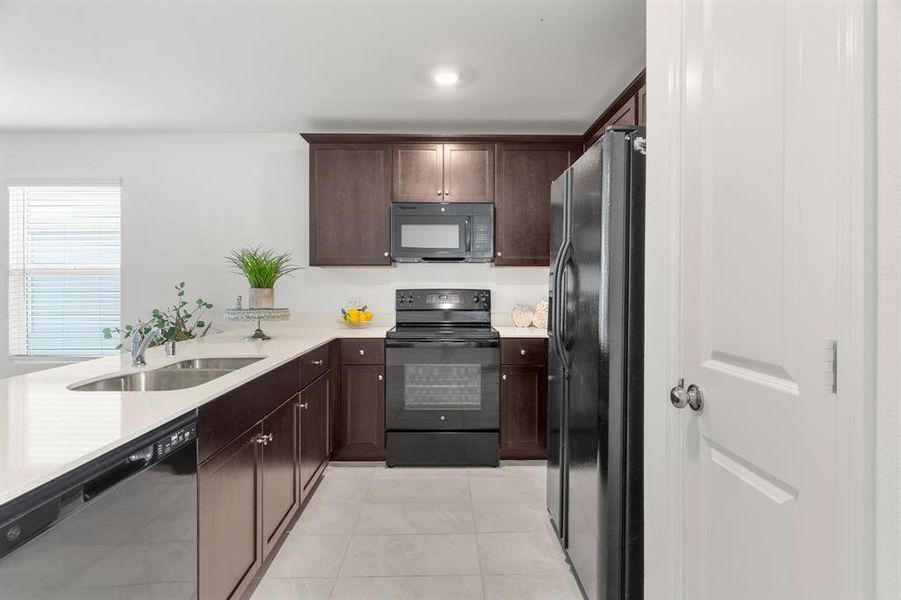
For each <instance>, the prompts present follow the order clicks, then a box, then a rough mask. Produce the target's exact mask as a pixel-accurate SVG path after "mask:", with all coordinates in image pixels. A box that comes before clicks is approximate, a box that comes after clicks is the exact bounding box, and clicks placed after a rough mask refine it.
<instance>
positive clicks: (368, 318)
mask: <svg viewBox="0 0 901 600" xmlns="http://www.w3.org/2000/svg"><path fill="white" fill-rule="evenodd" d="M363 320H364V321H371V320H372V311H371V310H367V311H366V312H364V313H363Z"/></svg>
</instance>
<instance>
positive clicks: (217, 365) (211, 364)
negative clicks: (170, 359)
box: [157, 356, 262, 371]
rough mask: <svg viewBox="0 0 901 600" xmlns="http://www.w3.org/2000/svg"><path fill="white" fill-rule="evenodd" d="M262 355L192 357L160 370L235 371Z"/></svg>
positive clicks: (260, 358)
mask: <svg viewBox="0 0 901 600" xmlns="http://www.w3.org/2000/svg"><path fill="white" fill-rule="evenodd" d="M258 360H262V357H247V356H243V357H233V358H192V359H189V360H181V361H179V362H177V363H174V364H171V365H166V366H165V367H160V368H159V369H157V370H158V371H186V370H195V371H196V370H201V369H217V370H219V369H226V370H228V371H234V370H235V369H240V368H241V367H246V366H247V365H252V364H253V363H255V362H257V361H258Z"/></svg>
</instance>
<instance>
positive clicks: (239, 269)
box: [225, 246, 300, 308]
mask: <svg viewBox="0 0 901 600" xmlns="http://www.w3.org/2000/svg"><path fill="white" fill-rule="evenodd" d="M225 260H226V261H227V262H228V263H229V264H230V265H231V267H232V271H233V272H234V273H239V274H241V275H244V276H245V277H246V278H247V283H249V284H250V302H249V304H250V308H274V307H275V291H274V290H273V288H274V287H275V282H276V281H278V280H279V279H280V278H282V277H284V276H285V275H290V274H291V273H293V272H294V271H296V270H298V269H299V268H300V267H298V266H297V265H294V264H292V263H291V254H290V253H288V252H286V253H284V254H276V252H275V251H274V250H271V249H264V248H263V247H262V246H255V247H253V248H250V247H247V248H240V249H238V250H232V251H231V254H229V255H228V256H226V257H225Z"/></svg>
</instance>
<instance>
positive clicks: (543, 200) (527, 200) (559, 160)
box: [494, 144, 573, 266]
mask: <svg viewBox="0 0 901 600" xmlns="http://www.w3.org/2000/svg"><path fill="white" fill-rule="evenodd" d="M572 150H573V149H572V148H570V147H568V146H538V145H532V144H498V147H497V198H495V230H496V231H495V239H494V246H495V251H496V256H495V264H497V265H500V266H503V265H515V266H531V265H534V266H547V265H548V264H550V210H551V182H552V181H553V180H554V179H556V178H557V177H559V176H560V174H561V173H563V171H565V170H566V168H567V167H568V166H569V163H570V155H571V151H572Z"/></svg>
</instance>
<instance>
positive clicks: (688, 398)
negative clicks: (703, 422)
mask: <svg viewBox="0 0 901 600" xmlns="http://www.w3.org/2000/svg"><path fill="white" fill-rule="evenodd" d="M684 385H685V380H684V379H680V380H679V382H678V383H676V385H675V386H674V387H673V389H671V390H670V392H669V401H670V402H671V403H672V405H673V406H675V407H676V408H685V407H686V406H689V407H691V410H693V411H695V412H697V413H699V412H702V411H703V410H704V392H702V391H701V388H699V387H698V386H696V385H695V384H691V385H690V386H688V389H685V387H683V386H684Z"/></svg>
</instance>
